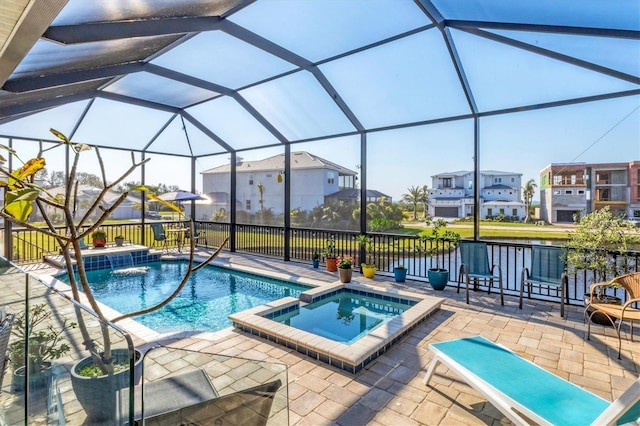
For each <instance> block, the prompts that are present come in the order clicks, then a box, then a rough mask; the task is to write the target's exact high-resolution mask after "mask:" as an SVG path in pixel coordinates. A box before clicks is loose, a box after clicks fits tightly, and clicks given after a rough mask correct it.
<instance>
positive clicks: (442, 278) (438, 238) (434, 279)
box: [418, 219, 460, 290]
mask: <svg viewBox="0 0 640 426" xmlns="http://www.w3.org/2000/svg"><path fill="white" fill-rule="evenodd" d="M425 223H426V224H427V226H429V225H431V232H430V233H429V234H427V235H423V236H421V237H420V241H421V244H420V246H419V247H418V250H419V251H420V252H422V253H424V254H425V255H427V256H430V258H431V259H430V262H431V263H430V264H431V268H429V269H428V270H427V277H428V279H429V285H431V287H432V288H433V289H434V290H444V289H445V287H446V286H447V283H448V282H449V271H448V270H447V269H445V268H441V267H440V255H439V254H440V252H441V251H443V250H446V249H449V248H451V247H452V246H454V247H455V246H456V245H457V244H458V242H459V241H460V234H458V233H457V232H453V231H449V230H447V229H445V228H446V227H447V221H446V220H444V219H438V220H436V221H433V220H432V219H427V220H426V221H425ZM434 257H435V259H436V267H435V268H434V267H433V258H434Z"/></svg>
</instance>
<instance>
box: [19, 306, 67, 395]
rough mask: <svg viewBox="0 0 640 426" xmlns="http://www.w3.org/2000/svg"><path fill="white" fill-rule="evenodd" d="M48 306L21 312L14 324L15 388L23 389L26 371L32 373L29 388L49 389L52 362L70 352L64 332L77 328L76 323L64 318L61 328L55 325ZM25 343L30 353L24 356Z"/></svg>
mask: <svg viewBox="0 0 640 426" xmlns="http://www.w3.org/2000/svg"><path fill="white" fill-rule="evenodd" d="M47 309H48V308H47V305H46V304H45V303H38V304H36V305H33V306H31V308H30V309H29V312H28V313H27V312H26V311H22V312H19V313H18V314H16V316H15V319H14V321H13V327H12V329H11V334H12V335H13V336H14V337H15V338H16V340H15V341H14V342H13V343H11V344H10V345H9V359H10V360H11V366H12V367H13V381H12V386H11V387H12V389H13V390H14V391H18V392H20V391H23V390H24V376H25V371H28V372H29V388H30V390H31V391H37V390H39V389H41V388H43V387H46V384H47V381H48V376H49V370H50V368H51V361H52V360H56V359H58V358H60V357H62V356H63V355H65V354H66V353H67V352H69V351H70V350H71V347H70V346H69V345H68V344H67V343H66V342H65V339H64V336H63V333H64V332H65V331H67V330H69V329H72V328H75V327H76V323H75V322H71V321H69V320H68V319H67V318H63V319H62V324H60V326H59V327H54V325H53V324H52V322H51V321H52V316H53V315H52V313H51V312H50V311H48V310H47ZM25 341H27V342H28V343H27V348H26V349H27V351H26V352H27V353H26V356H25Z"/></svg>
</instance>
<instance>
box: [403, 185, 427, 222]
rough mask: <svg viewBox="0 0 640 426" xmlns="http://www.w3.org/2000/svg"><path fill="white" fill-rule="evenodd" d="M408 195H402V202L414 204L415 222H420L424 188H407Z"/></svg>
mask: <svg viewBox="0 0 640 426" xmlns="http://www.w3.org/2000/svg"><path fill="white" fill-rule="evenodd" d="M407 191H409V192H408V193H407V194H402V200H403V201H405V202H407V203H411V204H413V220H418V203H419V202H421V201H422V188H420V187H418V186H412V187H410V188H407Z"/></svg>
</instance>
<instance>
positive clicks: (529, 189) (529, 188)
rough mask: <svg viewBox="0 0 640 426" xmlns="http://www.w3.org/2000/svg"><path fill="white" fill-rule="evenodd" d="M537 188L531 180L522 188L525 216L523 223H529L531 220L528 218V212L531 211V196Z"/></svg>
mask: <svg viewBox="0 0 640 426" xmlns="http://www.w3.org/2000/svg"><path fill="white" fill-rule="evenodd" d="M537 187H538V185H536V181H535V180H533V179H529V181H528V182H527V183H525V184H524V188H522V190H523V191H522V196H523V197H524V208H525V216H524V222H525V223H527V222H529V221H531V218H530V217H529V214H530V210H531V200H532V199H533V195H534V194H535V193H536V188H537Z"/></svg>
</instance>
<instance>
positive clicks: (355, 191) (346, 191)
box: [327, 188, 391, 199]
mask: <svg viewBox="0 0 640 426" xmlns="http://www.w3.org/2000/svg"><path fill="white" fill-rule="evenodd" d="M359 196H360V189H359V188H343V189H341V190H340V191H338V192H334V193H333V194H331V195H328V196H327V197H328V198H353V199H357V198H358V197H359ZM366 197H367V199H368V198H376V199H377V198H380V197H384V198H391V197H390V196H388V195H387V194H384V193H382V192H380V191H376V190H375V189H367V191H366Z"/></svg>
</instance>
